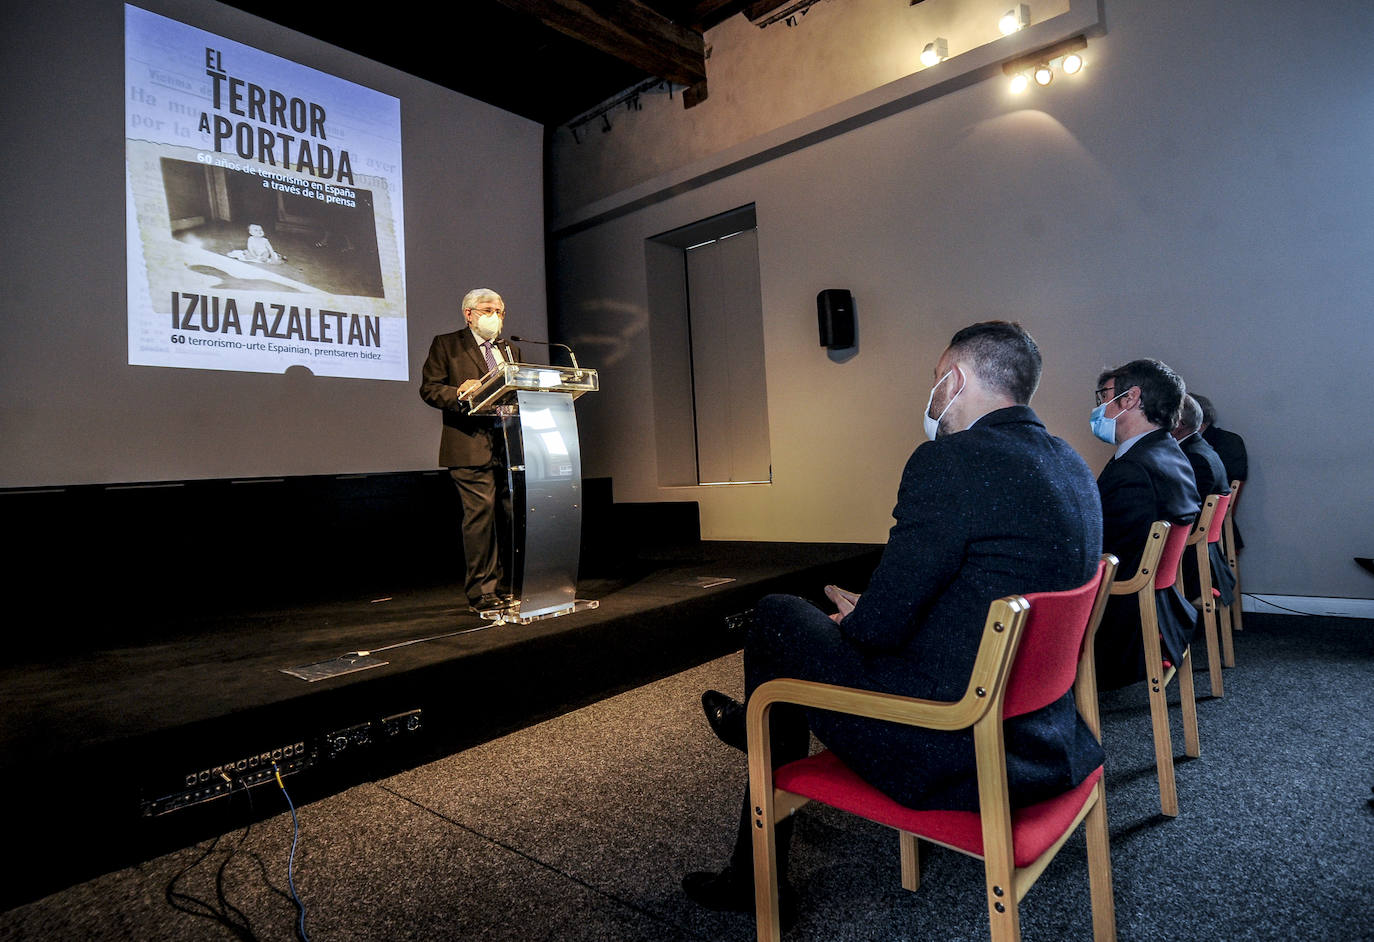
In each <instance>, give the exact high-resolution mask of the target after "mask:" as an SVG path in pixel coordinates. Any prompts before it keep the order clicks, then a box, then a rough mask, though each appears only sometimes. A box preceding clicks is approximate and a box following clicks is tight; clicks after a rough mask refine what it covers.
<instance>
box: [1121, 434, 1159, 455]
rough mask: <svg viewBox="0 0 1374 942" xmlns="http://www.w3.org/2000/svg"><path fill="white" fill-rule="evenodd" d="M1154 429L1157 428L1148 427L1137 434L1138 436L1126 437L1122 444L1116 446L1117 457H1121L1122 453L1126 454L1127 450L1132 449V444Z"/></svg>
mask: <svg viewBox="0 0 1374 942" xmlns="http://www.w3.org/2000/svg"><path fill="white" fill-rule="evenodd" d="M1153 431H1155V429H1152V428H1147V429H1146V430H1145V431H1143V432H1141V433H1140V434H1139V435H1136V436H1134V437H1132V438H1128V439H1126V440H1125V441H1124V442H1122V443H1121V444H1120V445H1117V446H1116V457H1117V458H1120V457H1121V456H1122V455H1124V454H1126V452H1128V451H1130V450H1131V446H1132V445H1134V444H1135V443H1136V442H1138V441H1140V440H1141V439H1142V438H1144V437H1145V436H1146V435H1149V434H1150V433H1151V432H1153Z"/></svg>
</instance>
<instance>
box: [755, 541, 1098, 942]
mask: <svg viewBox="0 0 1374 942" xmlns="http://www.w3.org/2000/svg"><path fill="white" fill-rule="evenodd" d="M1116 563H1117V560H1116V557H1115V556H1111V555H1104V556H1103V558H1102V562H1101V563H1099V564H1098V570H1097V575H1096V576H1095V577H1094V578H1093V579H1092V580H1091V581H1090V582H1088V583H1087V584H1086V585H1084V586H1082V587H1081V588H1078V589H1075V590H1071V591H1068V592H1046V593H1039V594H1032V595H1028V596H1025V597H1024V598H1023V597H1021V596H1008V597H1007V598H1004V599H999V600H998V601H996V602H993V603H992V605H991V607H990V609H989V611H988V618H987V622H986V624H985V625H984V628H983V637H982V642H981V644H980V645H979V648H978V655H977V659H976V660H975V662H974V666H973V673H972V675H971V677H970V678H969V684H968V688H967V689H966V691H965V692H964V696H963V697H962V698H961V699H960V700H958V701H956V702H953V703H943V702H935V701H931V700H919V699H914V698H911V697H900V696H896V695H894V694H888V693H876V692H873V691H868V690H856V689H853V688H849V687H836V686H831V685H828V684H820V683H814V682H812V681H804V680H795V679H789V678H784V679H779V680H772V681H769V682H768V683H766V684H763V685H761V686H760V687H759V688H758V689H757V690H755V691H754V693H753V695H752V696H751V697H750V698H749V705H748V713H747V717H746V725H747V729H748V737H749V790H750V801H751V805H752V807H753V812H754V898H755V900H756V901H757V906H758V910H757V916H758V938H759V939H760V940H764V942H776V940H777V939H778V934H779V922H778V878H777V846H776V839H775V836H774V826H775V824H776V823H777V822H778V821H780V820H782V818H784V817H786V816H787V815H788V814H791V813H792V812H793V811H794V810H796V809H797V808H799V807H801V806H802V805H804V804H806V803H807V802H808V801H811V800H816V801H820V802H823V803H825V804H827V805H831V806H833V807H836V808H840V809H841V810H844V811H848V812H850V813H852V814H857V815H859V816H860V817H863V818H867V819H869V820H871V821H877V822H879V823H881V824H885V825H888V826H889V827H893V828H896V829H897V831H898V832H899V838H900V839H899V847H900V851H901V872H902V885H903V886H904V887H906V888H907V889H910V890H915V889H916V888H917V887H918V886H919V885H920V867H919V862H918V861H919V854H918V840H921V839H924V840H928V841H932V842H934V843H936V844H940V845H942V846H944V847H949V848H951V849H953V850H957V851H960V852H962V853H965V854H969V855H971V856H974V857H980V858H982V859H983V861H984V864H985V870H986V876H987V905H988V915H989V918H990V920H991V930H992V938H993V940H994V942H1011V940H1017V939H1020V938H1021V922H1020V911H1019V904H1020V901H1021V898H1022V897H1023V896H1025V894H1026V891H1027V890H1029V889H1030V887H1031V884H1033V883H1034V882H1035V880H1036V879H1037V878H1038V877H1039V876H1040V874H1041V873H1042V872H1043V871H1044V869H1045V867H1046V866H1047V865H1048V864H1049V862H1050V861H1051V860H1052V859H1053V858H1054V855H1055V854H1056V853H1057V852H1058V851H1059V848H1060V847H1062V846H1063V844H1064V842H1065V841H1066V840H1068V838H1069V836H1070V835H1071V834H1072V833H1073V832H1074V830H1075V829H1076V828H1077V827H1078V825H1079V824H1080V823H1081V822H1083V821H1086V822H1087V825H1086V838H1087V846H1088V876H1089V880H1090V884H1091V887H1092V908H1093V910H1092V911H1093V938H1094V939H1095V940H1096V942H1111V940H1114V939H1115V938H1116V911H1115V906H1114V904H1113V901H1112V868H1111V854H1110V849H1109V847H1108V838H1107V809H1106V799H1105V790H1104V788H1103V784H1102V769H1101V767H1099V768H1098V769H1097V770H1096V771H1094V772H1093V773H1092V774H1091V775H1089V776H1088V777H1087V778H1086V779H1085V780H1084V781H1083V783H1082V784H1081V785H1079V786H1078V787H1077V788H1074V789H1071V790H1069V791H1067V792H1065V793H1064V794H1062V795H1059V796H1058V797H1055V798H1052V799H1049V800H1048V801H1044V802H1041V803H1039V804H1036V805H1031V806H1029V807H1025V808H1016V809H1013V808H1012V807H1011V803H1010V796H1009V792H1008V786H1007V765H1006V743H1005V739H1004V732H1003V727H1002V722H1003V720H1004V719H1005V718H1007V717H1014V716H1020V715H1022V714H1024V713H1029V712H1031V711H1033V710H1037V709H1040V708H1041V707H1043V706H1046V705H1048V704H1050V703H1053V702H1054V701H1055V700H1057V699H1059V698H1060V697H1061V696H1063V695H1064V693H1065V692H1067V691H1068V690H1069V689H1070V688H1071V687H1072V688H1073V691H1074V696H1075V699H1076V700H1077V703H1078V711H1079V713H1080V714H1082V716H1083V719H1084V721H1085V722H1086V723H1087V725H1088V727H1089V728H1090V729H1091V730H1092V731H1093V735H1095V736H1097V737H1098V738H1099V739H1100V738H1101V735H1102V733H1101V724H1100V721H1099V717H1098V708H1097V676H1096V673H1095V668H1094V664H1093V637H1094V635H1095V634H1096V632H1097V624H1098V622H1099V621H1100V620H1101V618H1102V610H1103V608H1104V607H1105V606H1106V601H1107V590H1108V588H1109V586H1110V585H1111V580H1112V575H1113V573H1114V572H1115V570H1116ZM775 703H796V704H800V705H802V706H807V707H818V708H821V709H825V710H835V711H838V712H843V713H850V714H854V715H857V716H867V717H872V718H874V719H881V720H888V721H891V722H896V723H906V724H908V725H913V726H922V727H926V728H928V729H940V730H960V729H968V728H970V727H971V728H972V729H973V741H974V746H973V748H974V755H975V758H976V761H977V768H978V803H979V807H980V808H981V809H982V810H981V812H970V811H916V810H913V809H911V808H907V807H904V806H902V805H899V804H897V803H896V802H894V801H892V800H891V799H890V798H888V797H887V796H886V795H884V794H882V793H881V792H879V791H877V790H876V789H874V788H873V787H871V786H869V785H868V784H867V783H865V782H864V781H862V780H861V779H860V778H859V777H858V776H856V775H855V774H854V773H853V772H851V771H850V770H849V769H848V768H846V767H845V765H844V764H843V763H842V762H840V761H839V760H838V759H837V758H835V756H834V755H833V754H832V753H830V752H828V751H825V752H820V753H818V754H816V755H814V756H810V757H808V758H806V759H802V760H800V761H797V762H791V763H788V764H787V765H785V766H782V767H781V768H779V769H774V768H773V767H772V762H771V759H770V755H771V753H770V744H769V734H768V713H769V710H770V709H771V707H772V706H773V704H775Z"/></svg>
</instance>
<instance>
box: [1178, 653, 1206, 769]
mask: <svg viewBox="0 0 1374 942" xmlns="http://www.w3.org/2000/svg"><path fill="white" fill-rule="evenodd" d="M1192 659H1193V649H1192V648H1187V649H1185V650H1184V652H1183V663H1184V668H1182V669H1180V670H1179V672H1178V699H1179V701H1180V705H1181V706H1182V707H1183V751H1184V752H1185V753H1186V754H1187V755H1189V756H1191V757H1193V758H1197V757H1198V756H1200V755H1202V745H1201V742H1200V740H1199V739H1198V733H1197V697H1196V696H1195V694H1194V691H1193V666H1192V665H1191V664H1189V663H1188V662H1189V661H1191V660H1192Z"/></svg>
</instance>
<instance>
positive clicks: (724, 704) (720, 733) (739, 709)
mask: <svg viewBox="0 0 1374 942" xmlns="http://www.w3.org/2000/svg"><path fill="white" fill-rule="evenodd" d="M701 708H702V710H704V711H705V713H706V722H707V723H710V724H711V732H713V733H715V734H716V738H717V739H719V740H720V741H721V742H723V743H725V745H727V746H734V747H735V748H736V749H738V750H739V751H740V752H748V751H749V742H748V739H747V737H746V735H745V732H744V704H742V703H740V702H739V701H738V700H736V699H735V698H734V697H727V696H726V695H725V694H723V693H721V692H720V691H719V690H708V691H706V692H705V693H703V694H702V695H701Z"/></svg>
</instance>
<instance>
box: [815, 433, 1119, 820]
mask: <svg viewBox="0 0 1374 942" xmlns="http://www.w3.org/2000/svg"><path fill="white" fill-rule="evenodd" d="M892 515H893V517H894V518H895V519H896V523H895V524H894V525H893V527H892V530H891V533H890V535H889V537H888V542H887V546H886V548H885V549H884V550H883V555H882V558H881V560H880V561H879V563H878V567H877V569H876V570H875V571H874V573H873V577H872V579H871V581H870V583H869V586H868V588H867V590H866V591H865V592H864V593H863V595H862V596H861V598H860V600H859V603H858V605H857V607H856V608H855V609H854V611H853V612H851V613H850V614H849V616H848V617H847V618H845V619H844V620H843V621H842V622H841V623H840V626H839V630H840V634H841V635H842V636H843V637H844V638H845V639H846V640H847V641H848V642H849V643H850V644H851V645H854V646H856V647H857V648H858V649H859V650H860V651H862V652H863V653H864V654H865V655H866V670H865V671H864V672H863V673H864V676H862V677H855V678H853V680H852V686H859V687H866V688H868V689H873V690H885V691H889V692H892V693H898V694H903V695H906V696H915V697H925V698H930V699H936V700H957V699H958V698H959V697H961V696H962V695H963V693H964V689H965V688H966V687H967V685H968V679H969V674H970V673H971V672H972V669H973V659H974V655H975V654H976V653H977V650H978V643H979V640H980V639H981V636H982V631H983V623H984V621H985V620H986V618H987V612H988V605H989V604H991V603H992V602H993V601H994V600H996V599H999V598H1001V597H1003V596H1006V595H1013V594H1020V593H1027V592H1041V591H1060V590H1064V589H1071V588H1077V587H1078V586H1080V585H1082V584H1083V583H1084V582H1087V581H1088V579H1090V578H1092V575H1093V572H1094V571H1095V570H1096V567H1097V561H1098V558H1099V557H1100V555H1101V540H1100V535H1101V532H1102V530H1101V519H1102V517H1101V511H1100V508H1099V506H1098V501H1097V493H1096V490H1095V488H1094V487H1093V478H1092V472H1091V471H1090V470H1089V469H1088V467H1087V465H1086V464H1084V463H1083V459H1082V458H1080V457H1079V456H1078V454H1077V453H1076V452H1075V451H1074V450H1073V449H1072V448H1070V447H1069V446H1068V445H1067V444H1066V443H1065V442H1063V441H1062V440H1060V439H1058V438H1055V437H1054V436H1052V435H1050V434H1049V433H1048V432H1047V431H1046V430H1045V426H1044V425H1043V424H1041V422H1040V420H1039V419H1038V418H1037V417H1036V415H1035V413H1034V412H1032V411H1031V410H1030V409H1029V408H1028V407H1026V406H1014V407H1012V408H1008V409H999V410H997V411H995V412H992V413H989V414H988V415H985V416H983V417H982V418H981V419H979V420H978V421H977V422H976V423H974V425H973V427H972V428H970V429H968V430H966V431H963V432H958V433H956V434H953V435H949V436H945V437H942V438H940V439H937V440H936V441H934V442H928V443H925V444H922V445H921V446H920V447H918V448H917V449H916V451H915V453H913V454H912V456H911V458H910V459H909V460H908V461H907V465H906V469H905V470H904V471H903V472H902V481H901V486H900V488H899V490H898V493H897V506H896V508H895V509H894V510H893V512H892ZM832 716H833V714H832ZM838 739H839V740H841V741H838V742H832V741H830V740H828V739H824V738H823V741H825V742H826V744H827V745H828V746H830V747H831V748H832V749H834V750H835V753H836V755H838V756H839V757H840V758H841V759H843V760H844V761H845V762H846V764H848V765H849V766H850V767H851V768H852V769H854V771H855V772H857V773H858V774H859V775H860V776H861V777H863V778H864V779H866V780H867V781H868V782H870V783H871V784H872V785H874V786H875V787H876V788H878V789H880V790H881V791H883V792H884V793H886V794H888V795H890V796H891V797H893V798H894V799H896V800H897V801H899V802H902V803H903V804H907V805H909V806H912V807H924V808H976V807H977V786H976V782H975V771H974V763H973V747H972V742H973V739H972V734H971V733H938V732H928V731H924V730H916V729H913V728H910V727H895V726H892V725H890V724H885V723H874V722H870V721H863V720H860V721H856V722H854V723H852V724H850V725H849V727H848V728H846V729H845V730H844V731H843V735H841V736H840V737H838ZM1007 750H1008V761H1007V774H1008V780H1009V783H1010V786H1011V790H1012V796H1013V800H1014V801H1016V802H1017V803H1018V804H1028V803H1031V802H1034V801H1038V800H1042V799H1043V798H1044V797H1047V796H1048V795H1051V794H1054V793H1056V792H1058V791H1062V790H1063V789H1064V788H1067V787H1069V786H1070V785H1072V784H1077V783H1078V782H1080V781H1082V779H1083V778H1084V776H1086V775H1087V774H1088V773H1089V772H1091V771H1092V770H1093V769H1094V768H1096V767H1097V765H1098V764H1100V763H1101V761H1102V752H1101V749H1100V748H1099V747H1098V744H1097V742H1096V740H1094V739H1093V737H1092V734H1091V733H1089V732H1088V731H1087V728H1086V727H1085V726H1084V725H1083V723H1082V721H1081V719H1080V718H1079V716H1078V714H1077V711H1076V709H1075V706H1074V701H1073V693H1072V692H1069V693H1068V694H1066V695H1065V696H1064V697H1063V698H1061V699H1060V700H1059V701H1057V702H1056V703H1053V704H1051V705H1050V706H1048V707H1045V708H1044V709H1042V710H1038V711H1036V712H1034V713H1030V714H1027V715H1025V716H1021V717H1017V718H1015V719H1013V720H1011V721H1009V722H1008V723H1007ZM932 756H935V758H932Z"/></svg>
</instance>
